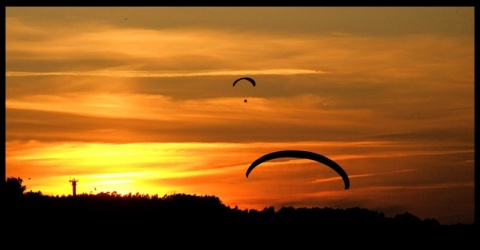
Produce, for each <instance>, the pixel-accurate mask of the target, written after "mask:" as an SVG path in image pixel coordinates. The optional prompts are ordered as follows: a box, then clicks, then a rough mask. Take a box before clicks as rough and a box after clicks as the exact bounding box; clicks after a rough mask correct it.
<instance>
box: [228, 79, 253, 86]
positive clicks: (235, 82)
mask: <svg viewBox="0 0 480 250" xmlns="http://www.w3.org/2000/svg"><path fill="white" fill-rule="evenodd" d="M241 80H246V81H249V82H250V83H251V84H252V85H253V86H254V87H255V80H253V79H252V78H250V77H241V78H238V79H237V80H235V81H234V82H233V87H235V84H237V82H239V81H241Z"/></svg>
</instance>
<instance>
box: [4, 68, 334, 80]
mask: <svg viewBox="0 0 480 250" xmlns="http://www.w3.org/2000/svg"><path fill="white" fill-rule="evenodd" d="M326 73H327V72H324V71H320V70H308V69H267V70H220V71H196V72H195V71H194V72H155V71H77V72H16V71H7V72H6V73H5V74H6V76H7V77H22V76H111V77H158V78H161V77H193V76H241V75H251V76H256V75H271V76H274V75H308V74H326Z"/></svg>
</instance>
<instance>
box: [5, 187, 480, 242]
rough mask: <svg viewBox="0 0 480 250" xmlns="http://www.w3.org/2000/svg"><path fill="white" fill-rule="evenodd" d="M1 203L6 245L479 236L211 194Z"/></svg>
mask: <svg viewBox="0 0 480 250" xmlns="http://www.w3.org/2000/svg"><path fill="white" fill-rule="evenodd" d="M2 203H3V204H2V206H3V209H2V210H3V211H4V220H3V221H2V227H3V230H2V231H3V232H6V233H3V236H4V237H5V242H9V241H12V243H22V242H23V243H25V244H33V242H34V241H33V239H37V240H36V241H35V242H36V245H35V246H36V248H37V247H39V246H45V247H50V246H56V245H57V246H62V248H67V245H68V244H74V243H75V244H76V245H77V246H78V247H80V246H81V245H83V246H85V247H89V248H93V249H97V248H98V247H100V246H102V248H103V247H109V248H112V247H114V246H115V247H122V246H123V248H126V247H127V245H124V244H130V245H129V246H131V244H134V246H135V247H134V248H135V249H138V248H146V247H145V246H149V247H148V248H169V249H173V248H175V249H177V248H186V247H189V248H190V247H192V246H195V248H205V247H213V248H221V249H227V248H238V247H249V248H251V247H253V248H255V249H256V248H259V247H260V246H262V247H267V248H268V249H270V248H274V247H280V248H282V249H283V248H286V247H287V246H292V247H295V249H303V248H307V247H308V248H326V247H327V246H330V247H332V246H336V247H341V246H342V245H343V246H349V245H352V244H353V245H355V246H357V247H360V246H362V248H363V247H365V246H368V247H381V248H382V249H385V248H387V249H390V248H393V249H398V248H399V247H409V248H415V249H416V248H418V247H429V248H436V247H442V249H443V247H455V249H464V248H467V247H468V248H469V249H470V248H472V247H473V248H475V247H474V246H476V245H477V244H478V243H477V242H478V239H480V237H479V236H480V234H478V232H477V227H476V225H474V224H471V225H463V224H458V225H441V224H440V223H438V221H436V220H435V219H425V220H421V219H419V218H418V217H416V216H414V215H412V214H409V213H405V214H399V215H396V216H394V217H386V216H384V214H383V213H382V212H378V211H371V210H367V209H362V208H358V207H356V208H350V209H336V208H328V207H325V208H292V207H284V208H281V209H279V210H275V209H274V208H273V207H268V208H265V209H263V210H261V211H257V210H253V209H252V210H239V209H238V208H231V207H228V206H225V205H224V204H222V202H221V201H220V199H219V198H217V197H215V196H196V195H187V194H175V195H170V196H164V197H158V196H153V197H150V196H142V195H138V194H137V195H129V196H119V195H115V194H109V193H107V194H104V193H101V194H96V195H86V194H83V195H77V196H75V197H73V196H63V197H58V196H57V197H51V196H43V195H41V194H35V193H30V194H29V193H26V194H23V195H22V196H17V197H9V198H8V199H6V200H5V202H2ZM18 239H20V241H19V242H18ZM38 239H41V240H38ZM62 242H68V243H65V244H64V243H62ZM167 243H168V244H167ZM165 244H167V245H168V246H170V247H166V246H167V245H165ZM332 244H334V245H332ZM19 246H22V244H20V245H19ZM72 246H73V245H72ZM152 246H153V247H152ZM309 246H311V247H309ZM21 248H23V247H21ZM123 248H122V249H123ZM4 249H7V248H4Z"/></svg>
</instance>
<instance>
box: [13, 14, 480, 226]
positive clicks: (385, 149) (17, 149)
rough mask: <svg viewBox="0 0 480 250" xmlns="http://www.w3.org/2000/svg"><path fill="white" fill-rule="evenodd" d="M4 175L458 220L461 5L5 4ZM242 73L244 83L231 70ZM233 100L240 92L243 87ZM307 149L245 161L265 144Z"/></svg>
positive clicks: (465, 123)
mask: <svg viewBox="0 0 480 250" xmlns="http://www.w3.org/2000/svg"><path fill="white" fill-rule="evenodd" d="M5 14H6V19H5V20H6V35H5V38H6V40H5V41H6V51H5V53H6V88H5V91H6V93H5V94H6V100H5V105H6V110H5V113H6V114H5V115H6V120H5V121H6V134H5V135H6V142H5V143H6V144H5V145H6V176H7V177H20V178H22V179H23V180H24V182H23V184H24V185H26V187H27V191H29V190H32V191H41V192H42V194H46V195H71V194H72V185H71V183H70V182H69V180H71V179H78V180H79V181H78V184H77V194H78V193H89V194H90V193H91V194H95V193H99V192H114V191H116V192H118V193H121V194H127V193H132V194H135V193H141V194H150V195H154V194H158V195H159V196H163V195H168V194H173V193H187V194H196V195H214V196H217V197H219V198H220V200H221V201H222V202H223V203H224V204H225V205H228V206H231V207H232V208H233V207H235V206H238V208H240V209H259V210H261V209H263V208H265V207H269V206H274V207H275V209H279V208H280V207H281V206H293V207H333V208H350V207H361V208H367V209H372V210H377V211H381V212H384V213H385V215H386V216H394V215H396V214H400V213H405V212H409V213H411V214H414V215H416V216H418V217H419V218H421V219H425V218H435V219H437V220H438V221H439V222H440V223H442V224H454V223H473V222H474V217H475V216H474V186H475V178H474V165H475V161H474V153H475V144H474V48H475V46H474V8H473V7H408V8H407V7H391V8H388V7H371V8H370V7H30V8H27V7H6V13H5ZM247 76H248V77H252V78H253V79H255V81H256V86H252V85H251V84H250V83H249V82H247V81H241V82H238V83H237V85H236V86H235V87H233V86H232V83H233V81H235V80H236V79H238V78H240V77H247ZM244 99H247V100H248V101H247V102H244ZM285 149H296V150H308V151H313V152H316V153H319V154H321V155H324V156H326V157H328V158H330V159H332V160H334V161H335V162H337V163H338V164H339V165H340V166H342V167H343V169H344V170H345V171H346V172H347V174H348V176H349V178H350V188H349V189H344V184H343V181H342V179H341V178H340V176H339V175H338V174H337V173H336V172H334V171H333V170H332V169H330V168H328V167H327V166H325V165H322V164H320V163H318V162H315V161H311V160H302V159H292V158H285V159H283V160H281V161H270V162H266V163H264V164H261V165H259V166H258V167H257V168H256V169H255V170H254V171H252V173H250V175H249V177H248V178H246V176H245V173H246V170H247V168H248V166H249V165H250V163H252V162H253V161H254V160H255V159H257V158H258V157H260V156H262V155H264V154H266V153H269V152H273V151H276V150H285Z"/></svg>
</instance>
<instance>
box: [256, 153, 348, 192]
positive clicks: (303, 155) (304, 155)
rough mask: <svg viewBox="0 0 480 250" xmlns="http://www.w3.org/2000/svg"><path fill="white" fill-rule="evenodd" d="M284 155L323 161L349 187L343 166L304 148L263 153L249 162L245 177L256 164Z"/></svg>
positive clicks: (346, 187)
mask: <svg viewBox="0 0 480 250" xmlns="http://www.w3.org/2000/svg"><path fill="white" fill-rule="evenodd" d="M286 157H289V158H302V159H310V160H314V161H317V162H320V163H323V164H325V165H327V166H328V167H330V168H332V169H333V170H335V172H337V173H338V174H339V175H340V176H341V177H342V179H343V182H344V183H345V189H348V188H349V187H350V180H349V178H348V175H347V173H346V172H345V170H343V168H342V167H340V165H338V164H337V163H336V162H334V161H333V160H331V159H329V158H327V157H325V156H323V155H320V154H317V153H314V152H310V151H304V150H281V151H275V152H271V153H268V154H265V155H263V156H261V157H260V158H258V159H256V160H255V161H254V162H252V164H250V167H248V169H247V174H246V175H247V178H248V175H249V174H250V172H251V171H252V170H253V169H254V168H255V167H256V166H258V165H260V164H262V163H263V162H266V161H269V160H273V159H277V158H286Z"/></svg>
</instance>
